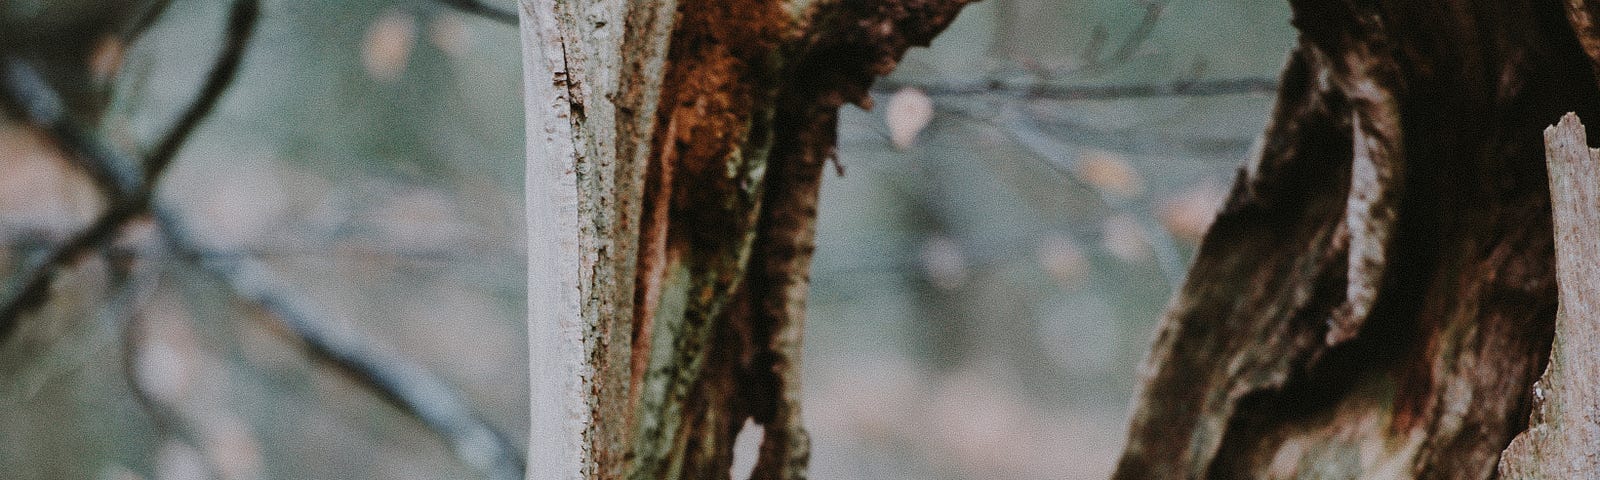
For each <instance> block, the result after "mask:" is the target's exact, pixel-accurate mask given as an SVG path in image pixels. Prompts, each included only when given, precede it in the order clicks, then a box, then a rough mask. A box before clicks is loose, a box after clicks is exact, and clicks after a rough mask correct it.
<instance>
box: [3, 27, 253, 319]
mask: <svg viewBox="0 0 1600 480" xmlns="http://www.w3.org/2000/svg"><path fill="white" fill-rule="evenodd" d="M259 14H260V3H259V1H258V0H239V1H237V2H234V4H233V9H232V11H231V12H230V14H229V20H228V34H227V35H228V39H227V41H226V44H225V45H224V47H223V49H222V52H221V54H220V55H219V56H218V57H217V62H216V64H215V66H213V67H212V69H211V73H210V75H209V76H208V77H207V79H206V82H205V85H204V86H203V87H202V88H201V90H200V93H199V95H198V96H197V97H196V99H195V101H194V102H193V103H191V104H190V106H189V108H188V109H187V110H185V111H184V113H183V115H182V116H180V117H179V119H178V121H177V122H176V123H174V124H173V126H172V128H171V129H170V130H168V131H167V133H166V135H163V136H162V139H161V141H160V142H159V143H158V144H157V146H156V148H155V149H154V150H152V151H151V153H150V154H149V155H148V156H147V157H146V158H145V161H144V169H143V170H144V171H143V172H142V174H141V173H135V172H133V171H131V168H132V165H133V162H131V161H130V160H128V157H127V156H125V155H122V154H120V153H118V152H117V151H116V150H115V149H112V148H110V147H108V146H107V145H106V142H105V141H104V140H102V139H101V138H100V137H98V136H97V135H95V134H93V133H92V132H91V131H90V130H88V129H85V128H83V126H81V125H79V124H78V123H77V122H76V121H74V120H73V119H71V118H70V117H69V116H68V115H67V113H66V111H65V109H64V108H63V107H62V102H61V98H60V95H59V94H57V93H56V92H55V90H53V89H51V88H50V86H49V85H48V84H46V83H45V81H44V79H43V78H42V77H40V76H39V75H38V73H37V72H36V71H35V70H34V69H33V68H32V67H31V66H29V65H28V64H27V63H25V62H23V61H21V60H17V59H10V58H7V59H0V69H3V71H0V98H4V99H5V102H4V103H5V104H7V105H8V106H11V107H12V108H14V109H16V110H18V111H19V114H20V116H21V117H23V119H24V120H25V121H27V122H28V123H31V124H33V125H35V126H38V127H39V128H42V129H44V130H45V131H46V132H47V133H48V134H49V135H50V137H51V138H52V139H54V140H55V141H56V143H58V144H59V146H60V147H61V148H62V150H64V151H65V152H66V153H67V156H68V157H71V158H73V159H74V160H76V161H77V163H78V164H80V165H82V166H84V167H85V170H87V171H88V172H90V175H91V176H92V177H94V178H95V179H96V183H97V184H99V186H100V188H101V190H102V191H103V192H104V193H105V194H106V196H107V197H108V204H109V205H108V206H107V208H106V211H105V212H104V213H102V214H101V215H100V217H99V218H97V219H95V220H94V222H93V223H91V224H90V225H89V226H88V227H87V228H84V229H83V230H80V231H79V232H78V233H76V234H74V235H73V236H72V239H71V240H70V241H68V242H66V243H65V244H62V245H61V246H60V247H58V248H57V249H56V250H54V251H52V252H50V253H48V254H46V255H45V256H44V257H43V259H42V260H40V261H38V262H36V263H35V264H34V265H33V266H32V267H30V268H28V269H27V270H26V271H25V272H26V273H24V274H23V275H20V276H19V281H18V282H17V283H14V284H12V285H9V286H8V287H7V290H6V292H5V296H4V297H0V343H4V342H5V340H6V339H7V338H8V337H9V336H10V334H11V333H12V332H13V331H14V330H15V329H16V325H17V320H18V317H20V316H21V315H22V314H23V313H25V312H28V311H30V310H32V309H34V308H37V307H38V306H40V305H42V304H43V303H44V301H45V300H46V299H47V298H48V296H49V291H50V281H51V279H52V278H54V276H55V272H56V270H57V269H58V268H61V267H63V266H66V265H68V264H71V263H72V262H74V261H75V260H77V258H78V257H79V256H81V255H83V254H84V253H85V252H88V251H89V250H90V249H93V248H95V247H100V246H104V245H105V244H107V243H109V242H110V241H111V239H112V237H113V236H115V235H116V233H117V231H118V230H120V229H121V227H122V226H123V225H124V224H126V223H127V222H128V221H129V220H132V219H133V218H134V217H136V216H138V215H139V214H141V213H143V212H144V211H145V210H147V209H148V208H149V205H150V198H151V196H152V195H153V193H154V191H155V186H156V183H157V181H159V180H160V175H161V172H162V170H164V169H165V167H166V166H167V165H168V164H170V163H171V161H172V158H173V157H174V156H176V155H177V153H178V150H179V149H180V148H181V147H182V146H183V144H184V142H185V141H187V140H188V138H189V136H190V134H191V133H193V132H194V128H195V126H197V125H199V124H200V121H201V120H203V119H204V118H205V116H206V115H207V114H209V113H210V112H211V110H212V107H215V106H216V102H217V98H218V97H220V96H221V95H222V93H223V92H224V91H226V90H227V87H228V85H230V84H231V83H232V82H233V77H234V75H235V74H236V73H237V72H238V67H239V65H238V64H239V62H240V60H242V59H243V52H244V50H245V46H246V44H247V43H249V38H250V34H251V32H252V31H253V30H254V28H253V27H254V26H255V23H256V19H257V17H259Z"/></svg>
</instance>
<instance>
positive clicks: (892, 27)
mask: <svg viewBox="0 0 1600 480" xmlns="http://www.w3.org/2000/svg"><path fill="white" fill-rule="evenodd" d="M965 3H966V2H965V1H964V0H934V1H928V0H878V1H865V2H852V1H837V2H832V1H829V2H817V3H814V4H810V5H808V6H806V7H805V8H797V7H796V6H795V5H791V4H789V3H785V2H778V1H770V0H738V1H732V2H686V3H684V4H682V6H681V7H680V8H679V13H678V14H679V17H678V20H677V24H676V27H675V29H674V31H673V34H672V45H671V47H670V50H669V53H668V57H667V64H668V69H667V73H666V76H665V79H664V81H663V87H662V89H661V92H660V94H661V96H660V98H661V102H660V106H659V109H658V111H657V116H656V124H655V127H654V134H653V138H652V154H651V156H650V157H649V160H648V161H647V163H646V165H645V187H644V192H643V213H642V219H643V220H642V225H641V226H640V230H639V231H640V237H639V245H640V252H639V261H638V265H637V269H636V275H637V276H636V281H635V284H636V285H637V287H636V290H635V296H634V303H635V305H636V309H635V310H634V314H633V332H632V334H633V348H632V368H633V371H632V378H631V380H630V385H631V388H632V393H631V398H632V400H631V401H630V403H631V405H632V408H633V415H632V417H631V418H630V420H629V422H630V425H633V430H634V431H633V433H632V435H633V437H632V443H633V444H632V446H631V448H630V462H632V463H631V464H630V465H629V466H628V472H629V476H630V477H633V478H725V477H727V476H728V475H729V472H728V469H729V466H730V465H731V463H732V445H733V439H734V437H735V436H736V435H737V434H738V431H739V429H740V428H741V427H742V426H743V425H744V423H745V421H746V419H753V420H754V421H755V422H756V423H758V424H760V425H762V428H763V430H764V436H763V442H762V446H761V454H760V457H759V458H758V460H757V465H756V469H755V471H754V472H753V473H752V477H753V478H761V479H767V478H772V479H780V478H804V476H805V464H806V461H807V460H808V458H809V441H808V439H807V436H806V433H805V430H804V428H803V427H802V425H801V423H800V414H799V403H798V402H799V398H798V395H799V391H798V384H797V383H796V382H797V380H798V377H799V371H798V367H799V354H800V336H801V331H802V325H803V318H804V307H805V296H806V291H807V286H808V282H809V276H808V273H807V272H808V270H809V266H810V261H811V253H812V250H813V248H814V247H813V244H812V239H813V237H814V234H815V220H816V213H817V195H818V191H819V186H820V182H821V179H822V165H823V163H824V162H825V161H826V160H828V159H829V158H830V157H831V156H832V155H833V149H834V144H835V136H834V135H835V129H836V128H837V112H838V109H839V107H841V106H842V105H844V104H845V103H847V102H855V103H861V104H866V103H868V102H869V101H870V100H869V98H868V97H867V91H868V89H869V88H870V86H871V83H872V81H873V80H874V79H875V78H877V77H878V76H881V75H883V74H886V73H888V72H889V71H890V69H892V68H893V66H894V65H895V63H896V62H897V61H898V59H899V58H900V56H901V55H903V54H904V53H905V51H906V49H908V48H910V47H911V46H915V45H926V44H927V42H929V41H930V40H932V38H933V35H934V34H936V33H938V32H939V31H940V30H942V29H943V28H944V26H945V25H947V24H948V23H949V22H950V21H951V20H953V19H954V17H955V15H956V13H957V12H958V11H959V10H960V8H961V6H962V5H964V4H965Z"/></svg>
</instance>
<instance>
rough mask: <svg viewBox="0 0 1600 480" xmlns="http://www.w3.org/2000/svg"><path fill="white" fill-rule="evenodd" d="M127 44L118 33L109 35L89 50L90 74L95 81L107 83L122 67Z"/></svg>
mask: <svg viewBox="0 0 1600 480" xmlns="http://www.w3.org/2000/svg"><path fill="white" fill-rule="evenodd" d="M126 47H127V45H126V44H124V43H122V39H120V38H117V36H116V35H107V36H105V37H104V38H101V39H100V42H99V43H97V44H95V46H94V50H93V51H91V52H89V62H88V64H89V75H90V78H93V79H94V82H95V83H105V82H107V81H110V80H111V77H114V76H116V75H117V70H120V69H121V68H122V58H123V53H124V52H126V51H127V48H126Z"/></svg>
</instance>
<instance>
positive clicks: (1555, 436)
mask: <svg viewBox="0 0 1600 480" xmlns="http://www.w3.org/2000/svg"><path fill="white" fill-rule="evenodd" d="M1544 138H1545V149H1546V153H1545V155H1546V159H1547V161H1548V162H1549V168H1550V196H1551V212H1552V214H1553V215H1554V217H1555V242H1556V283H1557V285H1558V287H1559V289H1560V292H1561V293H1560V297H1561V304H1560V306H1559V307H1558V310H1557V311H1556V332H1555V339H1554V344H1553V345H1552V346H1551V348H1550V364H1549V366H1548V367H1547V368H1546V369H1545V372H1544V375H1543V376H1541V377H1540V379H1539V381H1538V382H1537V383H1535V384H1534V387H1533V404H1534V405H1533V415H1532V417H1531V420H1530V421H1529V423H1530V424H1531V425H1530V426H1529V427H1528V430H1527V431H1525V432H1523V433H1522V434H1520V435H1517V438H1516V439H1514V440H1512V441H1511V445H1510V446H1508V447H1506V450H1505V452H1504V453H1503V454H1502V455H1501V458H1500V476H1502V477H1505V478H1593V477H1595V476H1596V475H1600V454H1597V453H1596V452H1600V267H1597V265H1600V243H1596V241H1595V239H1597V238H1600V150H1595V149H1591V148H1589V147H1588V143H1587V138H1588V135H1587V134H1586V132H1585V131H1584V127H1583V124H1582V123H1580V122H1579V121H1578V117H1577V116H1576V115H1572V114H1568V115H1566V116H1564V117H1562V118H1561V122H1560V123H1559V124H1556V125H1555V126H1552V127H1550V128H1548V129H1545V132H1544Z"/></svg>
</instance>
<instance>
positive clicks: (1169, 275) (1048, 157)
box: [995, 109, 1186, 289]
mask: <svg viewBox="0 0 1600 480" xmlns="http://www.w3.org/2000/svg"><path fill="white" fill-rule="evenodd" d="M995 121H996V122H997V123H998V124H999V125H997V126H998V127H999V128H1000V130H1002V131H1005V132H1006V133H1007V134H1008V135H1010V136H1011V137H1012V138H1013V139H1015V140H1016V141H1017V143H1018V144H1021V145H1022V146H1023V147H1024V148H1026V149H1028V151H1030V152H1032V153H1033V154H1034V155H1035V156H1037V157H1039V158H1040V159H1041V160H1044V163H1045V164H1046V165H1048V166H1049V167H1051V168H1053V169H1055V170H1057V171H1059V172H1061V173H1062V174H1064V175H1066V176H1067V178H1071V179H1077V177H1076V176H1075V175H1074V174H1073V171H1074V170H1076V169H1075V168H1074V167H1075V165H1076V163H1077V162H1076V161H1074V160H1072V159H1070V158H1066V157H1064V156H1063V155H1062V153H1063V152H1065V151H1067V149H1066V148H1065V147H1063V146H1062V145H1059V144H1057V143H1056V142H1055V140H1053V139H1051V138H1050V136H1049V135H1047V134H1045V133H1044V132H1043V131H1040V130H1039V128H1038V127H1036V126H1034V124H1033V122H1032V121H1031V120H1029V119H1028V118H1027V116H1026V115H1023V114H1022V113H1020V112H1017V111H1015V109H1010V110H1008V111H1007V112H1005V113H1003V114H1002V115H1001V117H1000V118H999V119H997V120H995ZM1085 186H1086V187H1088V188H1090V189H1091V190H1093V191H1095V192H1097V193H1099V194H1100V199H1101V202H1103V203H1105V205H1106V206H1107V207H1109V208H1111V209H1112V210H1116V211H1127V210H1130V209H1131V205H1130V204H1129V203H1130V202H1128V201H1127V200H1126V199H1123V198H1121V197H1117V196H1115V195H1112V194H1110V193H1108V192H1106V191H1104V190H1103V189H1099V188H1094V186H1093V185H1085ZM1132 216H1133V217H1134V218H1135V219H1136V221H1137V222H1138V223H1139V229H1140V230H1143V232H1142V233H1144V237H1145V242H1146V243H1147V244H1148V245H1149V246H1150V250H1151V252H1153V253H1154V254H1155V258H1156V266H1157V267H1159V268H1160V269H1161V273H1162V277H1163V278H1165V279H1166V281H1167V287H1168V288H1174V289H1175V288H1177V287H1178V286H1179V285H1182V284H1183V277H1184V275H1186V272H1185V270H1184V265H1183V257H1182V256H1181V255H1179V254H1178V248H1177V246H1176V245H1175V243H1174V242H1173V240H1172V236H1171V235H1169V234H1168V233H1167V232H1166V230H1164V229H1162V228H1161V226H1160V225H1157V224H1156V222H1155V221H1154V220H1152V219H1151V218H1152V216H1151V215H1150V214H1149V212H1148V211H1147V209H1146V210H1145V211H1138V212H1133V214H1132Z"/></svg>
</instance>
